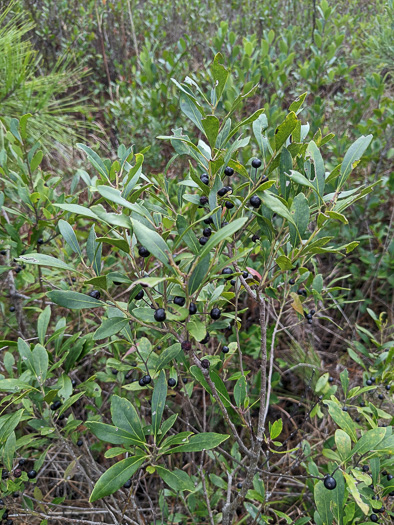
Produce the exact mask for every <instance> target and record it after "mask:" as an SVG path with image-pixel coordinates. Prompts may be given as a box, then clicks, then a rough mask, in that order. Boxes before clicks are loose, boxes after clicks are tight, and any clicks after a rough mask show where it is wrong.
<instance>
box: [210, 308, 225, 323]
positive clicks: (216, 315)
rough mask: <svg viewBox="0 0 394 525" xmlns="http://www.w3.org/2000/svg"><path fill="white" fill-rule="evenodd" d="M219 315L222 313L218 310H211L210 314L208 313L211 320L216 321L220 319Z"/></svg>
mask: <svg viewBox="0 0 394 525" xmlns="http://www.w3.org/2000/svg"><path fill="white" fill-rule="evenodd" d="M221 315H222V312H221V311H220V310H219V308H212V310H211V313H210V316H211V319H213V320H214V321H216V320H217V319H219V318H220V316H221Z"/></svg>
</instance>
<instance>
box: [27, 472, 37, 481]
mask: <svg viewBox="0 0 394 525" xmlns="http://www.w3.org/2000/svg"><path fill="white" fill-rule="evenodd" d="M36 476H37V472H36V471H35V470H29V472H28V473H27V477H28V478H29V479H34V478H35V477H36Z"/></svg>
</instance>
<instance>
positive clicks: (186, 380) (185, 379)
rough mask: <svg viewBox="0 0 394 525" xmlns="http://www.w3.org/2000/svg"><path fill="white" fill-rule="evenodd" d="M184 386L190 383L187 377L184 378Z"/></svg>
mask: <svg viewBox="0 0 394 525" xmlns="http://www.w3.org/2000/svg"><path fill="white" fill-rule="evenodd" d="M182 381H183V384H184V385H186V383H187V382H188V381H189V380H188V378H187V377H183V378H182Z"/></svg>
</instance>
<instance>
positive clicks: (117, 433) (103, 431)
mask: <svg viewBox="0 0 394 525" xmlns="http://www.w3.org/2000/svg"><path fill="white" fill-rule="evenodd" d="M85 425H86V427H87V428H88V429H89V430H90V431H91V432H92V433H93V434H94V435H95V436H96V437H98V438H99V439H100V440H101V441H104V442H106V443H111V444H112V445H137V446H140V445H141V439H140V438H139V437H138V438H137V437H135V434H134V433H133V434H131V433H130V432H126V430H123V429H121V428H118V427H115V426H113V425H107V424H106V423H101V422H100V421H86V423H85Z"/></svg>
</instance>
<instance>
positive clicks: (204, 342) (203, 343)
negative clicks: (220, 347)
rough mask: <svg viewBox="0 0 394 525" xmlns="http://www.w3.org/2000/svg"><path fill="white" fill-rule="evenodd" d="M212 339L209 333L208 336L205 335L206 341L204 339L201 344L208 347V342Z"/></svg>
mask: <svg viewBox="0 0 394 525" xmlns="http://www.w3.org/2000/svg"><path fill="white" fill-rule="evenodd" d="M210 338H211V336H210V335H209V333H208V332H207V333H206V335H205V337H204V339H202V340H201V341H200V343H201V344H202V345H206V344H207V343H208V341H209V340H210Z"/></svg>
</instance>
